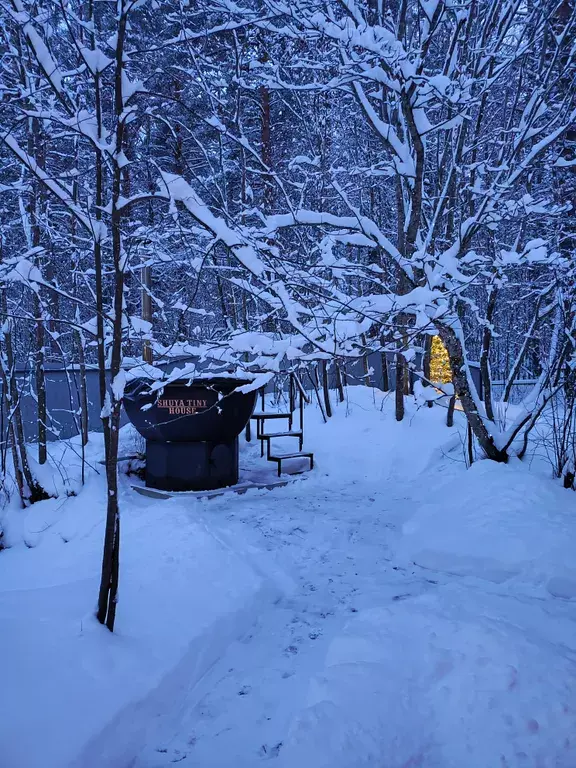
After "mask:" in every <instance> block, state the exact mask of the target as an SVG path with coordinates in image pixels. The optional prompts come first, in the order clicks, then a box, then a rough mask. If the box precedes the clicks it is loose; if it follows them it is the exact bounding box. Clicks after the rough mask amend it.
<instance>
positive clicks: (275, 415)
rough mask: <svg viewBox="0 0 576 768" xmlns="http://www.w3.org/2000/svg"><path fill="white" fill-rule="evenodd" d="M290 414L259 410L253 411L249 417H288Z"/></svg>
mask: <svg viewBox="0 0 576 768" xmlns="http://www.w3.org/2000/svg"><path fill="white" fill-rule="evenodd" d="M291 416H292V414H291V413H275V412H270V413H267V412H266V411H259V412H256V413H253V414H252V416H251V417H250V418H251V419H289V418H290V417H291Z"/></svg>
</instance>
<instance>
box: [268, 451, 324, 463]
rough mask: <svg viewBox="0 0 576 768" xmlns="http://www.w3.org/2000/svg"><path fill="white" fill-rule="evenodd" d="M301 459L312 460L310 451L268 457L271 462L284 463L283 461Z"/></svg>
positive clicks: (312, 455)
mask: <svg viewBox="0 0 576 768" xmlns="http://www.w3.org/2000/svg"><path fill="white" fill-rule="evenodd" d="M301 457H305V458H306V459H313V458H314V454H313V453H312V451H294V453H277V454H276V455H275V456H270V459H271V460H272V461H284V459H299V458H301Z"/></svg>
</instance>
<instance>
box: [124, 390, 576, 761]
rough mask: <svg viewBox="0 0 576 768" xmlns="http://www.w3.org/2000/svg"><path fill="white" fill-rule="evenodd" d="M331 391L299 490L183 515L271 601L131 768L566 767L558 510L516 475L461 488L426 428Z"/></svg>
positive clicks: (570, 714)
mask: <svg viewBox="0 0 576 768" xmlns="http://www.w3.org/2000/svg"><path fill="white" fill-rule="evenodd" d="M349 392H350V399H351V400H352V401H353V405H351V407H352V408H353V418H346V413H345V407H344V406H342V407H341V409H340V410H339V412H337V414H336V416H335V418H334V419H333V420H331V422H330V423H328V424H326V425H324V424H321V423H320V422H319V420H318V419H314V418H313V414H312V419H310V414H309V416H308V418H309V421H311V424H309V425H308V426H307V439H310V442H311V446H310V447H311V448H312V449H313V450H314V451H315V453H316V457H317V467H318V468H317V470H315V472H313V473H311V474H310V475H308V476H307V477H303V478H300V479H296V480H294V482H293V483H292V484H290V485H289V486H286V487H284V488H278V489H276V490H274V491H271V492H269V491H262V492H249V493H248V494H246V496H243V497H235V496H229V497H219V498H218V499H214V500H212V501H206V502H202V503H200V502H197V501H194V502H191V503H192V505H193V508H192V507H191V509H190V514H191V515H193V516H194V518H195V519H200V520H201V521H202V523H203V524H204V525H205V526H206V528H207V529H208V530H209V531H210V532H211V533H212V534H213V535H214V536H216V538H217V539H218V540H219V541H220V543H223V544H224V545H226V546H228V547H230V549H231V550H233V551H234V552H235V553H236V554H239V555H240V556H242V557H243V558H244V559H245V560H246V561H247V562H248V563H250V565H251V566H252V567H253V568H255V569H256V570H257V571H258V572H260V574H262V575H264V577H265V579H267V580H269V581H271V582H273V583H274V584H275V585H276V587H277V589H278V598H277V599H276V601H275V602H272V603H266V604H262V606H261V611H260V613H259V615H258V618H257V620H256V622H255V623H254V625H253V626H252V627H251V629H250V630H249V631H248V632H244V633H242V634H241V636H240V637H238V639H237V640H236V641H234V642H233V643H232V644H231V645H230V646H229V647H228V649H227V651H226V652H225V653H224V654H223V655H222V657H221V658H220V659H219V660H218V661H217V662H216V663H215V664H214V665H213V666H212V667H211V669H210V670H209V671H208V673H207V674H205V675H204V677H203V678H202V679H201V680H200V682H199V683H196V684H194V685H191V686H190V687H189V689H188V691H187V693H186V694H185V697H184V701H183V702H182V700H181V699H179V701H178V705H177V706H176V707H174V708H168V709H167V710H166V709H165V710H163V711H159V712H158V713H157V714H158V717H157V719H156V723H155V724H154V725H153V726H152V727H151V728H150V729H149V731H148V738H147V744H146V746H145V748H144V749H143V750H142V751H141V752H140V754H139V755H138V757H137V758H136V760H135V762H134V768H166V766H170V765H174V764H179V765H182V766H190V767H192V766H194V768H256V767H257V766H258V765H260V764H262V763H266V762H267V761H273V762H274V763H275V764H276V765H277V766H278V767H279V768H368V766H374V768H376V767H378V768H408V767H410V768H416V767H417V766H420V767H421V768H462V766H463V765H467V766H470V768H537V767H538V768H573V766H574V765H575V764H576V762H575V761H576V743H575V741H574V738H573V733H574V732H576V715H575V712H576V695H575V693H574V691H575V686H574V682H575V681H576V647H575V642H574V638H575V637H576V612H575V610H574V608H575V605H574V602H573V598H576V580H575V579H576V574H574V573H573V572H572V571H569V570H568V571H566V570H562V569H566V565H567V564H568V567H570V563H571V562H572V558H571V554H570V551H569V548H567V544H568V543H569V542H570V541H571V540H572V535H571V531H572V530H573V526H574V523H573V520H574V511H576V510H574V509H573V506H574V504H573V502H574V499H573V496H572V495H570V494H565V493H564V492H563V491H562V490H561V489H560V488H558V487H556V486H555V485H554V484H553V483H551V482H550V481H549V480H547V479H545V477H542V476H538V475H533V474H531V473H530V471H529V469H528V468H527V467H526V466H519V467H517V468H515V467H514V466H510V467H498V466H496V465H494V464H493V463H492V462H481V463H480V464H478V465H475V467H474V468H473V469H472V470H470V471H469V472H465V470H464V467H463V448H462V438H461V435H460V433H459V428H458V426H457V427H456V428H455V429H454V430H452V431H451V430H447V429H446V427H445V425H444V424H443V417H444V413H443V411H442V410H441V409H438V408H435V409H432V410H430V411H429V410H428V409H420V410H419V411H418V412H415V411H414V409H413V404H411V405H410V406H409V411H408V414H407V418H406V420H405V421H404V422H403V423H402V424H397V423H396V422H395V420H394V418H393V412H392V408H391V403H390V402H386V401H385V398H384V402H383V401H382V395H381V394H373V393H371V392H370V390H367V389H364V388H355V389H354V390H349ZM373 398H376V400H374V399H373ZM378 398H380V400H378ZM310 432H311V433H312V434H311V438H310V437H309V435H310ZM243 460H244V463H245V464H246V462H247V463H248V465H253V466H257V465H258V462H259V456H258V451H257V448H256V446H254V447H252V448H245V451H244V457H243ZM166 503H167V504H171V503H172V502H166ZM179 503H180V502H179ZM543 515H544V517H543ZM415 562H416V563H419V564H414V563H415ZM422 565H425V567H422ZM558 585H560V586H561V588H562V597H563V598H567V599H558V598H557V593H558ZM487 734H490V739H488V740H487V739H486V735H487Z"/></svg>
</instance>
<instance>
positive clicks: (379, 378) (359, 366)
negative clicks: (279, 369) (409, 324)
mask: <svg viewBox="0 0 576 768" xmlns="http://www.w3.org/2000/svg"><path fill="white" fill-rule="evenodd" d="M184 362H189V359H188V358H186V359H177V360H175V361H173V362H171V363H170V365H169V366H167V367H166V370H171V369H172V368H173V367H175V366H177V365H182V363H184ZM386 364H387V371H388V389H390V390H393V389H394V388H395V386H396V369H395V355H394V354H393V353H386ZM416 364H418V361H417V360H416ZM45 367H46V399H47V405H48V414H49V417H48V425H47V426H48V440H60V439H68V438H71V437H75V436H76V435H78V434H79V433H80V402H79V393H80V377H79V372H78V369H77V368H76V369H75V368H74V367H73V366H71V367H69V368H68V369H66V368H63V367H61V366H58V365H54V364H50V363H47V364H46V366H45ZM198 368H199V370H201V369H202V364H200V363H199V364H198ZM341 370H342V373H343V378H344V380H345V382H346V383H347V384H348V385H349V386H355V385H362V384H367V385H369V386H373V387H376V388H377V389H384V388H385V387H384V374H383V365H382V354H381V353H380V352H372V353H371V354H369V355H368V356H367V359H365V358H358V359H356V360H348V361H346V362H345V364H344V365H343V366H342V369H341ZM471 370H472V378H473V379H474V383H475V384H476V388H477V389H478V391H479V393H480V397H482V392H481V387H480V371H479V367H478V365H477V364H476V363H471ZM328 375H329V386H330V388H331V389H334V388H335V387H336V371H335V368H334V366H332V367H331V368H330V369H329V374H328ZM17 376H18V379H19V382H20V387H19V389H20V392H21V408H22V417H23V423H24V431H25V435H26V440H28V441H30V442H33V441H35V440H36V438H37V415H36V396H35V392H34V374H33V372H32V371H30V370H29V369H28V370H26V371H24V370H22V371H20V372H19V373H18V374H17ZM301 379H302V383H303V385H304V387H305V389H306V390H307V391H309V392H310V393H311V394H312V392H313V384H312V380H311V378H310V377H309V376H307V375H305V376H301ZM414 381H415V375H414V374H413V373H411V374H410V386H411V387H412V386H413V384H414ZM529 383H532V382H528V381H520V382H518V385H517V386H515V387H514V388H513V396H518V397H521V395H517V392H521V391H525V389H526V385H527V384H529ZM495 384H496V386H495V396H496V397H497V396H498V392H501V391H503V388H504V383H503V382H496V383H495ZM86 386H87V392H88V427H89V429H90V430H94V431H101V429H102V422H101V420H100V404H99V403H100V395H99V387H98V370H97V368H96V367H91V366H87V370H86ZM287 386H288V385H287V381H286V382H283V381H282V379H281V378H280V379H276V380H271V381H270V383H269V384H268V386H267V391H268V392H274V391H276V392H278V391H279V390H280V389H287ZM498 386H500V390H498V389H497V387H498ZM512 402H516V400H514V399H512ZM6 418H7V414H6V409H5V400H4V393H3V392H2V385H1V384H0V446H1V445H2V441H3V440H4V438H5V434H6ZM122 423H123V424H125V423H127V419H126V416H125V414H124V413H123V414H122Z"/></svg>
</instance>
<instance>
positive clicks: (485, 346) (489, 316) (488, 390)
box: [480, 285, 498, 421]
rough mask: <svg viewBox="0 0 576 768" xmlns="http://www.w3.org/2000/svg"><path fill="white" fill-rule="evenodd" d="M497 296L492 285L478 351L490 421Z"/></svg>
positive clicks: (491, 416)
mask: <svg viewBox="0 0 576 768" xmlns="http://www.w3.org/2000/svg"><path fill="white" fill-rule="evenodd" d="M497 297H498V288H496V286H494V285H493V286H492V287H491V288H490V293H489V295H488V306H487V307H486V325H485V326H484V333H483V334H482V352H481V353H480V376H481V378H482V388H483V393H484V407H485V408H486V416H487V417H488V418H489V419H490V421H494V409H493V407H492V379H491V376H490V345H491V343H492V320H493V319H494V310H495V309H496V299H497Z"/></svg>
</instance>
